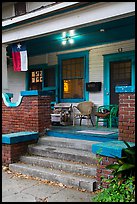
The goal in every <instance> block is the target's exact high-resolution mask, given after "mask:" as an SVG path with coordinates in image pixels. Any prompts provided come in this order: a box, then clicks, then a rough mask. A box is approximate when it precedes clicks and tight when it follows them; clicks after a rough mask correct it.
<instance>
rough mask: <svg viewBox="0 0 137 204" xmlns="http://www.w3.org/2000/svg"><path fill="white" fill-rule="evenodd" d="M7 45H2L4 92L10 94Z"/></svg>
mask: <svg viewBox="0 0 137 204" xmlns="http://www.w3.org/2000/svg"><path fill="white" fill-rule="evenodd" d="M6 47H7V45H6V44H2V92H8V75H7V56H6Z"/></svg>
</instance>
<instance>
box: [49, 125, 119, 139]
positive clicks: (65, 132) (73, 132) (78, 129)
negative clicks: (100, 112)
mask: <svg viewBox="0 0 137 204" xmlns="http://www.w3.org/2000/svg"><path fill="white" fill-rule="evenodd" d="M46 135H47V136H54V137H61V138H70V139H80V140H89V141H100V142H103V141H106V142H107V141H112V140H118V128H115V127H114V128H107V127H102V126H99V127H98V128H97V127H93V126H89V127H88V126H86V125H82V126H79V125H75V126H72V125H69V126H51V128H50V129H48V130H46Z"/></svg>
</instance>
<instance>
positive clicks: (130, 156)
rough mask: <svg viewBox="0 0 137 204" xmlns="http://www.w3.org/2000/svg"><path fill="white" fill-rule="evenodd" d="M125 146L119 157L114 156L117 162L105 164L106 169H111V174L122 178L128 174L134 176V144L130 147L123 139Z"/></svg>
mask: <svg viewBox="0 0 137 204" xmlns="http://www.w3.org/2000/svg"><path fill="white" fill-rule="evenodd" d="M124 143H125V144H126V146H127V148H126V149H123V156H122V157H121V158H118V157H115V158H116V159H117V162H116V163H114V164H110V165H108V166H106V168H107V169H113V175H114V176H119V175H121V176H122V178H128V177H129V176H135V146H134V147H130V146H129V144H128V143H127V142H125V141H124Z"/></svg>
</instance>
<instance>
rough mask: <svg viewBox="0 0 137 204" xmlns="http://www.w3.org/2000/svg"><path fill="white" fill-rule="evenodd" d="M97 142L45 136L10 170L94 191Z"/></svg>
mask: <svg viewBox="0 0 137 204" xmlns="http://www.w3.org/2000/svg"><path fill="white" fill-rule="evenodd" d="M94 143H97V142H93V141H85V140H82V141H81V140H76V139H66V138H57V137H49V136H43V137H40V138H39V141H38V143H37V144H33V145H29V147H28V154H27V155H25V156H21V157H20V162H18V163H13V164H10V165H9V169H10V170H11V171H14V172H18V173H22V174H25V175H29V176H33V177H39V178H41V179H45V180H49V181H55V182H57V183H62V184H64V185H66V186H70V187H76V188H78V189H82V190H87V191H89V192H92V191H94V190H96V157H95V155H94V154H92V153H91V148H92V144H94Z"/></svg>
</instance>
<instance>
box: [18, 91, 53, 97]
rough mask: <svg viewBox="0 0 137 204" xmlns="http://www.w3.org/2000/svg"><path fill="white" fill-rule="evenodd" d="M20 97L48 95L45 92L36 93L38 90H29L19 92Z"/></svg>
mask: <svg viewBox="0 0 137 204" xmlns="http://www.w3.org/2000/svg"><path fill="white" fill-rule="evenodd" d="M20 94H21V96H45V95H49V94H48V93H47V91H38V90H31V91H21V92H20Z"/></svg>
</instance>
